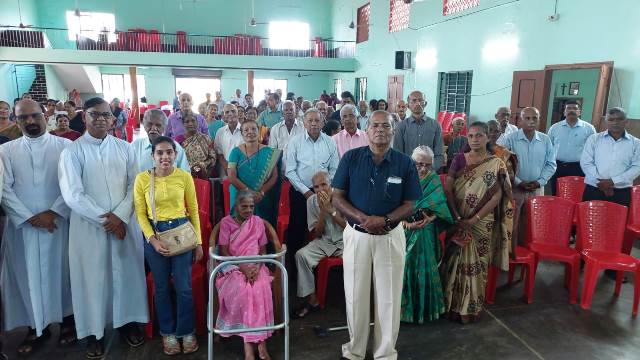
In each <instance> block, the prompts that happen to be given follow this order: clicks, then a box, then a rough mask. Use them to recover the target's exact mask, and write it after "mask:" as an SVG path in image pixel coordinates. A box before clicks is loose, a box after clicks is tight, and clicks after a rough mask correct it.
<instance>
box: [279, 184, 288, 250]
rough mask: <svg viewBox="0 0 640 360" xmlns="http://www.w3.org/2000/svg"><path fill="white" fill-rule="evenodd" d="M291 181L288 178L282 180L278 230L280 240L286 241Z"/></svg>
mask: <svg viewBox="0 0 640 360" xmlns="http://www.w3.org/2000/svg"><path fill="white" fill-rule="evenodd" d="M290 188H291V183H290V182H289V181H288V180H284V181H282V190H281V191H280V206H279V207H278V224H277V229H276V232H277V233H278V238H279V239H280V242H282V243H286V239H285V232H286V230H287V227H289V189H290Z"/></svg>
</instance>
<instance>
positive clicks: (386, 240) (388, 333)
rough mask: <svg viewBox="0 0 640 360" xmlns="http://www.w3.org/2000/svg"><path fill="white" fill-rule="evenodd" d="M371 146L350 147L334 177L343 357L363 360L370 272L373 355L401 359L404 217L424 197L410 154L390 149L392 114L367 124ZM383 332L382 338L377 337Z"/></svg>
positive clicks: (383, 113) (382, 114)
mask: <svg viewBox="0 0 640 360" xmlns="http://www.w3.org/2000/svg"><path fill="white" fill-rule="evenodd" d="M367 136H368V138H369V146H365V147H360V148H356V149H353V150H350V151H347V152H346V153H345V154H344V156H343V157H342V160H340V164H339V165H338V170H337V171H336V174H335V175H334V177H333V183H332V186H333V188H334V193H333V204H334V206H335V207H336V208H337V209H338V211H340V213H342V214H344V215H345V217H346V219H347V224H348V225H347V227H346V228H345V230H344V234H343V241H344V252H343V256H342V257H343V262H344V292H345V298H346V307H347V317H348V324H349V338H350V339H351V341H350V342H349V343H347V344H344V345H342V356H343V358H345V359H364V356H365V353H366V350H367V340H368V339H369V322H370V319H369V306H370V301H369V294H370V291H371V289H370V288H371V277H372V276H371V275H372V274H371V270H372V266H373V274H374V276H373V281H374V289H375V297H376V300H375V306H376V308H377V309H376V311H375V313H376V315H377V316H376V317H377V318H376V321H375V327H376V328H375V330H374V331H375V333H376V336H375V337H374V338H375V344H374V350H373V351H374V354H373V357H374V358H375V359H397V357H398V353H397V351H396V350H395V344H396V340H397V338H398V329H399V327H400V301H401V297H402V275H403V271H404V256H405V236H404V230H403V228H402V226H400V225H399V223H400V221H401V220H403V219H405V218H406V217H408V216H409V215H411V213H412V212H413V206H414V203H415V201H416V200H417V199H418V198H419V197H420V195H421V190H420V183H419V180H418V173H417V172H416V168H415V166H414V165H413V162H412V160H411V158H409V157H408V156H407V155H405V154H402V153H401V152H398V151H396V150H393V149H391V139H392V138H393V128H392V126H391V116H390V114H389V113H388V112H386V111H382V110H378V111H374V112H373V113H372V114H371V117H370V118H369V123H368V126H367ZM378 335H379V336H378Z"/></svg>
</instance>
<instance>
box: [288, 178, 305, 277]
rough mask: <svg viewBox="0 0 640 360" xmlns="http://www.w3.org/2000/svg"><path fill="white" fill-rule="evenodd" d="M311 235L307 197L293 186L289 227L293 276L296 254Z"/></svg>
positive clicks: (290, 196)
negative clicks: (308, 223) (308, 222)
mask: <svg viewBox="0 0 640 360" xmlns="http://www.w3.org/2000/svg"><path fill="white" fill-rule="evenodd" d="M308 236H309V229H308V227H307V199H306V198H305V197H304V195H303V194H301V193H300V192H299V191H297V190H296V189H295V188H294V187H293V186H291V188H290V189H289V228H288V229H287V235H286V237H287V264H289V266H287V268H288V269H287V270H289V269H290V270H289V274H291V275H292V276H291V277H292V278H295V277H296V275H297V269H296V262H295V255H296V252H297V251H298V250H300V249H301V248H302V247H303V246H304V245H305V244H306V243H307V237H308Z"/></svg>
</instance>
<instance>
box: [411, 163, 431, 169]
mask: <svg viewBox="0 0 640 360" xmlns="http://www.w3.org/2000/svg"><path fill="white" fill-rule="evenodd" d="M414 163H415V164H416V168H424V169H431V166H433V164H427V163H423V162H414Z"/></svg>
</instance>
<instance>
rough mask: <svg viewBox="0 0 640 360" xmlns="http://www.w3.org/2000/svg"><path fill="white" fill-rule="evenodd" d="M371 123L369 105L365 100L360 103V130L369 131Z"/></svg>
mask: <svg viewBox="0 0 640 360" xmlns="http://www.w3.org/2000/svg"><path fill="white" fill-rule="evenodd" d="M367 123H369V104H367V102H366V101H365V100H360V101H358V129H360V130H362V131H367Z"/></svg>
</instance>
